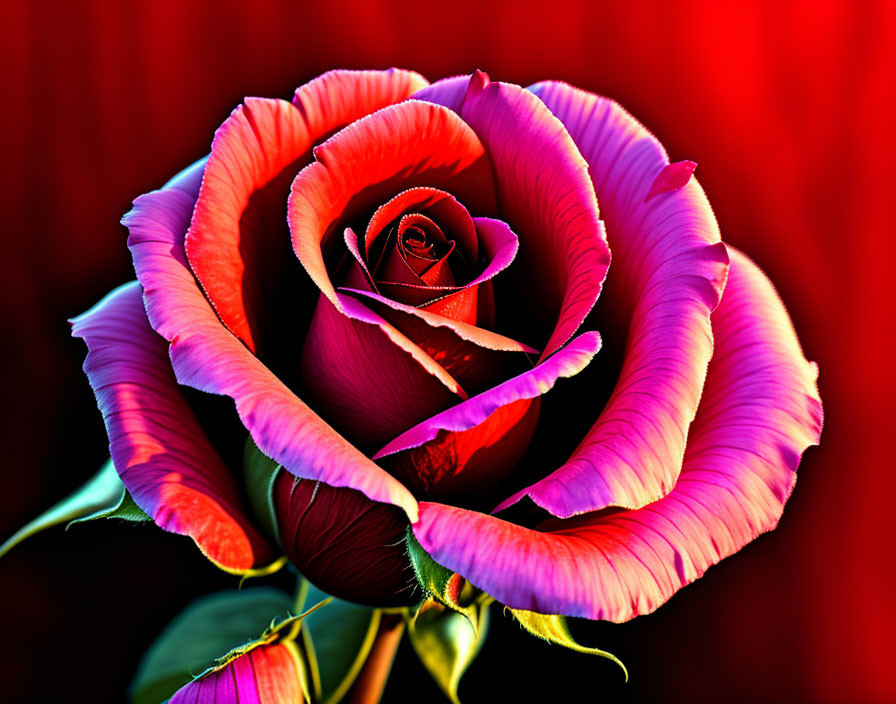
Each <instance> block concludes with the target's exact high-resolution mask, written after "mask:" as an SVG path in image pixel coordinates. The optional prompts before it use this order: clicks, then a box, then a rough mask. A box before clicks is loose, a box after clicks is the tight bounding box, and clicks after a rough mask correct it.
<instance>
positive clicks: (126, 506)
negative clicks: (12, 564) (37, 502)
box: [0, 460, 152, 557]
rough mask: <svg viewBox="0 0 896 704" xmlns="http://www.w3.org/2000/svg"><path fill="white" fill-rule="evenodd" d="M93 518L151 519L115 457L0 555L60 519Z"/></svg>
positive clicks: (6, 545)
mask: <svg viewBox="0 0 896 704" xmlns="http://www.w3.org/2000/svg"><path fill="white" fill-rule="evenodd" d="M94 518H121V519H124V520H128V521H149V520H152V519H151V518H150V517H149V516H147V515H146V514H145V513H144V512H143V511H142V510H141V509H140V507H139V506H137V504H135V503H134V500H133V499H132V498H131V497H130V494H128V492H127V489H125V487H124V484H122V483H121V479H120V478H119V477H118V472H117V471H116V470H115V465H114V464H112V460H109V461H108V462H106V464H104V465H103V468H102V469H101V470H100V471H99V472H97V473H96V474H95V475H94V476H93V477H92V478H91V479H90V481H88V482H87V483H86V484H85V485H84V486H82V487H81V488H80V489H78V490H77V491H76V492H75V493H74V494H72V495H70V496H68V497H67V498H65V499H63V500H62V501H60V502H59V503H58V504H56V505H55V506H53V508H51V509H50V510H48V511H45V512H44V513H42V514H41V515H40V516H38V517H37V518H35V519H34V520H33V521H31V522H30V523H28V525H26V526H24V527H23V528H21V529H20V530H19V531H17V532H16V534H15V535H13V536H12V537H11V538H10V539H9V540H7V541H6V542H5V543H3V545H0V557H2V556H3V555H5V554H6V553H7V552H9V551H10V550H11V549H12V548H13V547H14V546H16V545H18V544H19V543H21V542H22V541H23V540H25V539H26V538H29V537H31V536H32V535H34V534H35V533H39V532H41V531H42V530H46V529H47V528H52V527H53V526H56V525H59V524H61V523H68V524H69V525H71V524H72V523H77V522H80V521H89V520H93V519H94Z"/></svg>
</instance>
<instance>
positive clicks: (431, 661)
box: [408, 601, 489, 704]
mask: <svg viewBox="0 0 896 704" xmlns="http://www.w3.org/2000/svg"><path fill="white" fill-rule="evenodd" d="M488 606H489V602H486V603H483V604H479V605H478V607H477V610H478V614H477V619H476V620H477V622H478V623H479V628H478V630H477V629H474V628H473V626H472V625H471V624H470V622H469V620H468V619H467V617H466V616H465V615H464V614H460V613H458V612H456V611H452V610H451V609H448V608H446V607H444V606H442V605H441V604H438V603H436V602H434V601H429V602H427V604H426V605H425V606H424V607H422V608H421V609H420V610H419V611H418V612H417V614H416V615H415V617H414V618H411V619H409V620H408V637H409V638H410V641H411V645H413V646H414V650H415V651H417V655H418V657H419V658H420V661H421V662H422V663H423V665H424V666H425V667H426V669H427V670H428V671H429V673H430V674H431V675H432V677H433V679H434V680H435V681H436V683H437V684H438V685H439V687H441V688H442V691H443V692H444V693H445V695H446V696H447V697H448V698H449V699H450V700H451V701H452V702H453V703H454V704H460V700H459V699H458V698H457V686H458V684H460V678H461V676H462V675H463V674H464V672H465V671H466V669H467V668H468V667H469V666H470V663H472V662H473V660H474V659H475V658H476V655H478V654H479V651H480V649H481V648H482V644H483V643H484V642H485V636H486V634H487V633H488Z"/></svg>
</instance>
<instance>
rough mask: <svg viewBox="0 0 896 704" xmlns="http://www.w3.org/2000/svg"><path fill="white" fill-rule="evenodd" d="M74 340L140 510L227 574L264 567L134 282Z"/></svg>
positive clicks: (80, 327) (78, 322)
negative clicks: (83, 348)
mask: <svg viewBox="0 0 896 704" xmlns="http://www.w3.org/2000/svg"><path fill="white" fill-rule="evenodd" d="M72 334H73V335H75V336H76V337H82V338H84V341H85V342H86V343H87V349H88V354H87V360H86V361H85V362H84V371H85V372H86V374H87V378H88V379H89V380H90V385H91V386H92V387H93V389H94V393H95V394H96V397H97V403H98V405H99V407H100V411H101V412H102V414H103V419H104V420H105V423H106V430H107V432H108V434H109V441H110V445H109V446H110V450H111V454H112V459H113V461H114V463H115V467H116V469H117V470H118V473H119V476H120V477H121V480H122V482H123V483H124V485H125V486H126V487H127V489H128V491H129V492H130V494H131V497H132V498H133V499H134V501H135V502H136V503H137V505H138V506H139V507H140V508H141V509H142V510H143V511H145V512H146V513H147V514H148V515H150V516H151V517H152V518H153V520H154V521H155V522H156V523H157V524H158V525H159V526H161V527H162V528H164V529H165V530H169V531H171V532H173V533H180V534H182V535H189V536H190V537H191V538H193V540H195V541H196V544H197V545H198V546H199V548H200V549H201V550H202V552H203V553H205V554H206V555H207V556H208V557H209V559H211V560H213V561H214V562H215V563H217V564H219V565H221V566H222V567H224V568H226V569H230V570H235V571H242V570H248V569H251V568H252V567H257V566H261V565H263V564H265V563H267V562H269V561H270V560H271V559H272V557H273V555H272V553H271V551H270V549H269V548H268V546H267V544H266V543H265V541H264V539H263V538H262V537H261V536H260V535H259V534H258V532H257V531H256V530H255V528H253V527H252V525H251V524H250V523H249V521H248V519H247V518H246V516H245V514H244V511H243V507H242V505H241V502H240V500H239V494H238V492H237V487H236V482H235V480H234V478H233V476H232V475H231V474H230V472H229V470H228V469H227V467H226V466H225V465H224V463H223V462H222V461H221V458H220V457H219V456H218V454H217V452H216V451H215V450H214V448H213V447H212V446H211V444H210V443H209V441H208V438H207V437H206V436H205V433H204V432H203V431H202V429H201V428H200V427H199V424H198V422H197V421H196V417H195V416H194V415H193V412H192V410H191V409H190V407H189V406H188V405H187V402H186V400H185V399H184V398H183V396H182V394H181V392H180V390H179V389H178V386H177V382H176V381H175V379H174V374H173V373H172V371H171V365H170V363H169V361H168V355H167V349H166V348H167V345H166V343H165V340H164V339H163V338H161V337H160V336H159V335H157V334H156V333H155V332H154V331H153V329H152V328H151V327H150V326H149V322H148V321H147V319H146V312H145V310H144V308H143V296H142V291H141V289H140V285H139V284H138V283H137V282H134V283H131V284H127V285H126V286H123V287H121V288H119V289H117V290H115V291H113V292H112V293H110V294H109V295H108V296H107V297H106V298H105V299H103V300H102V301H101V302H100V303H98V304H97V305H96V306H95V307H94V308H92V309H91V310H90V311H88V312H87V313H85V314H83V315H82V316H80V317H78V318H76V319H75V320H74V321H73V330H72Z"/></svg>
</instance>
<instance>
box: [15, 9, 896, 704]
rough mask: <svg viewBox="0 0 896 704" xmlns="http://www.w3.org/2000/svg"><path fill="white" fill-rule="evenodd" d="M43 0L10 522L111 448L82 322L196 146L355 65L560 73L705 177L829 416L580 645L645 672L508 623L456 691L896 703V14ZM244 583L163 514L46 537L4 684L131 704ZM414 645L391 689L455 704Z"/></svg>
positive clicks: (120, 271)
mask: <svg viewBox="0 0 896 704" xmlns="http://www.w3.org/2000/svg"><path fill="white" fill-rule="evenodd" d="M50 5H51V4H50V3H26V2H24V1H21V0H20V1H19V2H15V1H14V0H4V1H3V2H2V4H0V89H2V96H3V97H2V109H0V135H2V137H0V139H2V152H0V154H2V169H0V203H2V223H3V229H2V233H3V241H2V252H3V258H4V261H5V266H4V267H3V274H2V276H0V329H2V330H3V332H4V344H3V354H4V359H3V362H4V363H3V364H2V366H0V374H2V385H3V389H4V394H5V409H6V417H5V419H4V422H3V423H2V431H0V432H2V440H3V445H2V447H3V458H4V469H3V471H4V473H5V486H6V489H5V490H4V491H3V492H2V493H0V537H4V538H5V537H6V536H7V535H9V534H11V533H12V532H13V531H14V530H15V529H16V528H18V527H19V526H20V525H21V524H23V523H24V522H26V521H27V520H28V519H30V518H31V517H33V516H34V515H35V514H36V513H38V512H39V511H40V510H42V509H44V508H46V507H47V506H49V505H50V504H52V503H53V502H55V501H56V500H58V499H59V498H61V497H62V496H63V495H65V494H67V493H68V492H70V491H71V490H72V489H74V488H75V487H76V486H78V485H80V484H81V483H82V482H83V481H84V480H85V479H86V478H87V477H88V476H90V475H91V474H92V473H93V472H94V471H95V470H96V468H98V467H99V465H100V464H101V463H102V461H103V460H104V458H105V457H106V456H107V454H106V453H107V450H106V437H105V434H104V432H103V426H102V422H101V419H100V416H99V413H98V412H97V411H96V406H95V403H94V401H93V397H92V395H91V392H90V390H89V388H88V386H87V383H86V380H85V379H84V378H83V377H82V375H81V372H80V364H81V362H82V360H83V354H84V350H83V348H82V343H80V342H79V341H75V340H72V339H70V338H69V337H68V325H67V324H66V322H65V320H66V318H68V317H70V316H72V315H74V314H77V313H80V312H81V311H83V310H85V309H86V308H87V307H89V306H90V305H91V304H93V303H94V302H95V301H97V300H98V299H99V298H100V297H101V296H102V295H103V294H104V293H105V292H106V291H108V290H109V289H110V288H112V287H113V286H115V285H117V284H119V283H121V282H124V281H126V280H129V279H130V278H132V276H133V274H132V271H131V268H130V263H129V257H128V254H127V250H126V248H125V234H124V231H123V229H122V228H121V227H120V226H119V225H118V219H119V217H120V216H121V215H122V214H123V213H124V212H125V211H126V210H127V209H128V207H129V203H130V201H131V199H132V198H134V197H135V196H137V195H139V194H140V193H142V192H144V191H147V190H150V189H152V188H155V187H157V186H159V185H161V184H162V183H163V182H164V181H166V180H167V179H168V177H170V176H171V175H172V174H174V173H175V172H176V171H178V170H179V169H180V168H182V167H183V166H185V165H187V164H189V163H191V162H192V161H194V160H195V159H197V158H198V157H200V156H202V155H203V154H204V153H205V152H206V151H207V150H208V147H209V143H210V140H211V135H212V133H213V131H214V129H215V128H216V127H217V125H218V124H219V123H220V122H221V121H222V120H223V119H224V118H225V117H226V116H227V114H228V113H229V111H230V110H231V109H232V108H233V107H234V106H235V105H236V104H237V103H239V101H240V100H241V99H242V98H243V96H244V95H247V94H249V95H252V94H255V95H263V96H282V97H287V98H288V97H289V96H290V95H291V93H292V90H293V88H294V87H295V86H296V85H298V84H300V83H302V82H304V81H306V80H308V79H310V78H312V77H313V76H315V75H317V74H318V73H321V72H323V71H325V70H327V69H330V68H336V67H350V68H363V67H376V68H379V67H386V66H389V65H397V66H402V67H408V68H414V69H417V70H419V71H421V72H422V73H423V74H424V75H425V76H427V77H428V78H430V79H431V80H434V79H436V78H439V77H443V76H448V75H453V74H457V73H462V72H468V71H470V70H471V69H473V68H476V67H481V68H483V69H484V70H486V71H488V72H489V73H490V74H491V75H492V77H493V78H496V79H501V80H508V81H513V82H516V83H521V84H523V85H526V84H528V83H531V82H534V81H536V80H539V79H543V78H559V79H564V80H566V81H569V82H571V83H573V84H575V85H578V86H581V87H584V88H587V89H590V90H592V91H595V92H599V93H602V94H605V95H608V96H611V97H614V98H616V99H617V100H619V101H620V102H621V103H622V104H623V105H625V106H626V107H627V108H628V109H629V110H630V111H632V112H633V113H634V114H635V115H636V116H638V117H639V118H640V119H641V120H642V121H643V122H644V123H645V124H646V125H647V126H648V127H649V128H650V129H651V130H653V131H654V133H655V134H657V136H658V137H659V138H660V139H661V140H662V141H663V142H664V143H665V145H666V147H667V148H668V150H669V153H670V156H671V157H672V159H673V160H680V159H693V160H695V161H696V162H698V163H699V165H700V166H699V169H698V171H697V176H698V177H699V178H700V180H701V182H702V184H703V186H704V188H705V189H706V191H707V192H708V194H709V197H710V200H711V202H712V204H713V207H714V209H715V211H716V214H717V217H718V219H719V222H720V225H721V228H722V232H723V236H724V237H725V239H726V240H727V241H728V242H729V243H731V244H734V245H736V246H738V247H740V248H742V249H743V250H745V251H746V252H747V253H748V254H750V255H751V256H752V257H753V258H754V259H755V260H756V261H757V262H758V263H759V264H760V265H761V266H763V267H764V268H765V270H766V271H767V272H768V274H769V275H770V276H771V278H772V280H773V281H775V282H776V284H777V286H778V288H779V290H780V293H781V295H782V297H783V299H784V301H785V303H786V304H787V305H788V307H789V310H790V312H791V314H792V316H793V318H794V321H795V324H796V327H797V330H798V332H799V334H800V336H801V339H802V342H803V345H804V348H805V351H806V354H807V356H808V357H809V358H810V359H814V360H816V361H817V362H818V363H819V364H820V367H821V379H820V385H821V391H822V397H823V399H824V402H825V410H826V414H827V422H826V427H825V432H824V435H823V438H822V445H821V447H820V448H815V449H811V450H810V451H809V452H808V453H807V455H806V457H805V459H804V461H803V465H802V467H801V471H800V477H801V479H800V482H799V483H798V486H797V489H796V492H795V493H794V495H793V498H792V499H791V501H790V504H789V506H788V508H787V510H786V512H785V515H784V518H783V520H782V521H781V525H780V527H779V528H778V530H777V531H776V532H774V533H772V534H770V535H768V536H764V537H762V538H760V539H759V540H758V541H756V542H755V543H754V544H752V545H750V546H749V547H748V548H746V549H745V550H744V551H743V552H742V553H740V554H739V555H737V556H735V557H733V558H730V559H728V560H726V561H725V562H723V563H722V565H720V566H719V567H716V568H713V569H712V570H710V571H709V573H708V574H707V576H706V577H705V578H703V579H702V580H700V581H699V582H698V583H696V584H694V585H692V586H690V587H688V588H686V589H685V590H683V591H682V592H680V593H679V594H678V595H676V596H675V597H674V598H673V599H672V601H671V602H670V603H669V604H667V605H666V606H664V607H662V608H661V609H660V610H659V611H658V612H657V613H656V614H654V615H651V616H647V617H641V618H638V619H636V620H635V621H634V622H632V623H630V624H626V625H622V626H615V625H612V624H598V625H597V626H591V627H590V628H587V629H586V630H585V631H584V635H583V638H587V639H588V640H589V642H590V643H591V644H595V645H599V646H600V647H604V648H607V649H609V650H612V651H613V652H615V653H616V654H618V655H619V656H620V657H621V658H622V659H623V660H624V661H625V662H626V663H627V664H628V665H629V669H630V671H631V674H632V682H630V683H629V684H628V685H626V686H624V687H623V686H621V685H620V683H619V681H618V680H619V674H618V672H617V671H615V670H614V668H613V666H612V665H609V664H606V663H605V662H604V661H599V660H595V659H589V658H588V657H585V656H578V655H575V654H568V653H565V652H559V651H558V649H555V648H550V647H549V646H547V645H544V644H542V643H540V642H537V641H535V640H534V639H529V638H527V637H526V636H524V635H523V634H522V632H520V631H519V629H518V627H516V626H514V625H513V624H511V623H510V622H509V621H507V620H506V619H502V618H501V617H500V615H499V614H498V612H497V610H496V612H495V616H496V618H495V627H494V632H493V634H492V639H491V641H490V642H489V643H488V644H487V645H486V648H485V650H484V651H483V653H482V655H481V657H480V659H479V661H477V663H476V664H475V665H474V666H473V667H472V668H471V670H470V671H469V673H468V675H467V676H466V678H465V680H464V682H463V684H462V686H461V695H462V698H463V699H464V701H466V702H468V703H469V702H486V701H496V700H504V699H509V700H513V699H515V700H517V701H529V700H530V699H532V698H534V697H535V696H537V695H548V693H549V692H552V691H553V692H554V694H553V695H548V696H547V700H548V701H557V700H564V701H579V700H583V701H584V700H585V699H587V700H589V701H596V700H597V699H599V698H601V697H603V698H604V699H606V700H610V701H615V700H617V699H629V700H632V701H640V700H648V701H683V700H688V701H705V702H718V701H726V702H756V701H762V702H779V701H780V702H804V701H805V702H847V701H848V702H857V703H861V702H886V701H896V678H894V677H893V655H894V647H893V634H894V632H896V603H894V596H896V590H894V564H896V562H894V559H893V550H894V548H893V536H894V531H893V525H894V521H893V515H894V512H893V508H892V497H893V495H894V489H896V476H894V472H893V467H894V463H893V461H892V451H891V445H890V443H891V442H892V441H893V430H892V428H893V421H894V414H893V410H892V409H893V404H892V398H893V391H894V389H893V361H892V358H893V345H892V342H893V323H894V314H893V310H894V306H893V304H894V300H893V294H892V290H893V289H892V284H891V280H892V278H893V274H892V271H891V268H892V266H893V262H894V239H896V238H894V235H896V232H894V226H893V215H892V204H893V202H894V196H893V194H894V191H896V177H894V168H893V166H892V163H891V162H892V157H893V156H894V155H896V149H894V147H896V131H894V129H893V128H894V113H896V111H894V108H896V4H894V3H893V2H890V1H887V0H884V1H881V2H871V1H867V2H849V1H847V0H844V1H843V2H835V3H830V2H806V3H794V2H786V1H783V0H778V1H777V2H769V3H720V2H713V1H712V0H707V1H705V2H703V1H697V0H687V1H679V2H654V3H641V2H624V3H621V2H615V3H609V2H608V3H595V2H588V1H587V0H583V1H582V2H555V3H553V4H552V5H551V6H550V9H548V5H547V4H545V3H541V2H523V1H520V0H517V1H515V2H467V3H462V4H461V5H460V6H457V5H453V4H449V3H445V4H441V5H429V4H426V3H422V2H416V3H412V2H407V3H404V2H385V1H377V0H364V1H361V0H359V1H358V2H352V3H344V2H328V3H315V4H313V5H308V6H301V5H299V4H296V3H294V2H262V1H261V0H255V1H254V2H236V1H234V0H218V1H217V2H214V3H211V2H208V3H195V2H189V1H186V2H185V1H184V0H172V1H168V0H165V1H156V2H151V3H149V2H147V3H142V2H119V1H117V0H110V1H102V0H94V1H90V0H80V1H77V2H70V3H57V4H55V5H56V6H55V7H52V9H51V6H50ZM888 157H889V158H888ZM234 585H235V580H234V579H232V578H230V577H227V576H226V575H223V574H222V573H218V572H217V571H215V570H214V568H212V567H211V566H209V565H205V564H202V562H201V560H200V558H199V554H198V553H197V552H196V550H195V548H194V547H193V546H192V544H191V543H190V541H188V540H186V539H184V538H178V537H174V536H168V535H163V534H161V533H160V532H158V531H153V530H151V529H149V528H147V527H140V526H137V527H134V526H122V525H118V524H107V525H87V526H83V527H77V528H75V529H73V530H72V531H70V532H68V533H63V532H62V531H61V530H57V531H55V532H53V533H51V534H45V535H42V536H39V537H36V538H34V539H32V541H30V542H29V543H26V544H24V545H22V546H20V547H18V548H17V549H16V550H14V551H13V552H12V553H11V554H10V555H9V556H7V557H5V558H4V559H3V560H2V561H0V590H2V591H0V594H2V599H0V622H2V624H3V630H4V634H3V638H2V640H0V651H2V652H0V662H2V663H3V666H2V667H3V669H4V670H5V671H4V672H2V676H0V681H2V682H3V685H2V688H3V689H5V690H6V692H7V693H6V696H4V697H3V700H4V701H67V702H75V701H78V702H81V701H83V702H103V701H121V700H123V698H124V696H123V692H124V689H125V687H126V685H127V682H128V680H129V679H130V677H131V675H132V673H133V670H134V668H135V666H136V662H137V659H138V658H139V654H140V653H141V652H142V650H143V649H144V648H145V647H146V646H147V645H148V643H149V642H150V641H151V640H152V638H153V637H154V636H155V635H156V633H157V632H158V630H159V629H160V628H161V626H162V625H163V624H164V623H165V622H166V621H167V620H168V619H170V618H171V617H172V616H173V615H174V614H175V613H176V612H177V611H178V610H179V609H180V608H181V607H182V606H183V605H184V604H185V603H187V602H188V601H189V600H191V599H192V598H194V597H195V596H196V595H198V594H200V593H202V592H203V591H205V590H207V589H212V588H230V587H233V586H234ZM399 657H400V660H399V663H398V666H397V667H398V671H397V673H396V674H395V675H394V676H393V682H392V684H391V685H390V688H389V689H388V690H387V692H386V698H385V701H386V702H390V701H396V702H401V701H430V700H432V701H437V698H436V697H437V694H436V690H435V689H433V687H432V685H431V684H430V683H429V682H428V681H427V676H426V674H425V673H424V672H423V670H422V669H420V667H419V666H418V665H416V664H415V663H414V661H413V655H412V653H411V652H410V651H409V650H403V651H401V653H400V656H399ZM399 680H400V681H399Z"/></svg>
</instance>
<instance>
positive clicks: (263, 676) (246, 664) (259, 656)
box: [169, 642, 305, 704]
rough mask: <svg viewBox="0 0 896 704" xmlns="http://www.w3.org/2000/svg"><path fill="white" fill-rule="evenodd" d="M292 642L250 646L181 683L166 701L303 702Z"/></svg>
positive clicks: (193, 703) (215, 703)
mask: <svg viewBox="0 0 896 704" xmlns="http://www.w3.org/2000/svg"><path fill="white" fill-rule="evenodd" d="M301 667H302V666H301V665H300V664H299V656H298V653H297V652H296V650H295V646H294V645H293V644H292V643H288V644H286V643H279V642H276V643H271V644H269V645H263V646H260V647H257V648H253V649H251V650H249V651H248V652H247V653H244V654H243V655H240V656H238V657H236V658H234V659H233V660H231V661H230V662H229V663H227V664H226V665H224V667H222V668H220V669H217V670H214V671H213V672H211V673H209V674H207V675H204V676H203V677H200V678H199V679H196V680H193V681H192V682H190V683H189V684H187V685H184V686H183V687H181V688H180V689H179V690H177V692H175V694H174V696H173V697H171V699H170V700H169V704H302V702H304V701H305V696H304V694H303V692H302V674H301Z"/></svg>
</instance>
